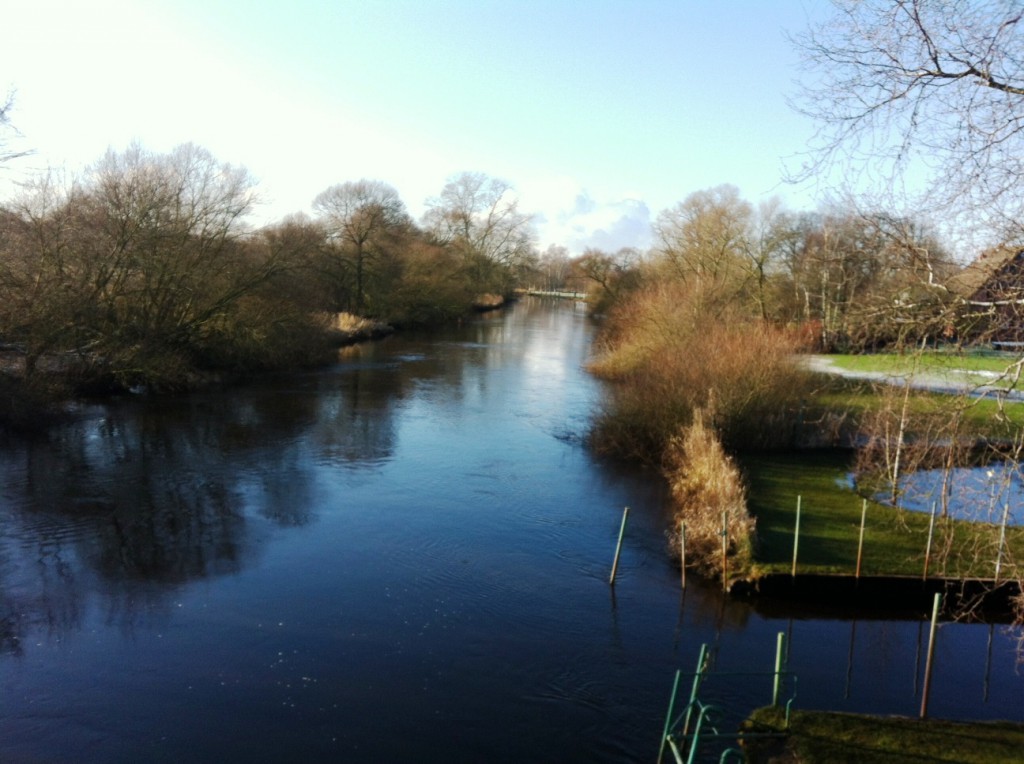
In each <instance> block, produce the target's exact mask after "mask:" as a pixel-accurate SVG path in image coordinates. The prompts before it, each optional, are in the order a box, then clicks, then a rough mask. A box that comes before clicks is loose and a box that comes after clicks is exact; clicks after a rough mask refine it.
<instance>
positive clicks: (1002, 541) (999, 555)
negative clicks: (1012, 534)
mask: <svg viewBox="0 0 1024 764" xmlns="http://www.w3.org/2000/svg"><path fill="white" fill-rule="evenodd" d="M1009 518H1010V502H1009V501H1007V502H1006V504H1004V505H1003V522H1002V524H1001V525H1000V526H999V549H997V550H996V577H995V582H996V583H997V584H998V583H999V569H1000V568H1001V567H1002V565H1003V546H1005V545H1006V521H1007V520H1008V519H1009Z"/></svg>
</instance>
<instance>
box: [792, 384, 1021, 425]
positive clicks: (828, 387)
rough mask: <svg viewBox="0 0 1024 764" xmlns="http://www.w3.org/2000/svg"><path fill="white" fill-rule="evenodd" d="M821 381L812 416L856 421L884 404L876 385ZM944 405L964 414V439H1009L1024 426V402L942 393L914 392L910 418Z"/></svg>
mask: <svg viewBox="0 0 1024 764" xmlns="http://www.w3.org/2000/svg"><path fill="white" fill-rule="evenodd" d="M819 379H820V385H819V386H818V388H817V390H816V392H815V393H814V395H813V396H812V397H811V398H810V399H809V401H808V404H809V407H810V409H811V411H810V413H809V414H808V416H809V417H813V416H814V415H815V414H820V413H821V412H825V411H828V412H833V413H840V414H846V415H847V416H848V417H849V418H850V419H851V420H852V421H853V422H856V421H859V420H860V419H861V418H862V417H863V416H864V415H865V414H866V413H868V412H869V411H873V410H875V409H878V408H879V407H880V406H881V405H882V396H881V393H880V390H881V387H880V385H879V384H877V383H873V382H869V381H865V380H855V379H843V378H841V377H829V376H826V375H819ZM942 406H948V407H949V410H950V411H953V410H955V409H960V410H961V411H962V412H963V421H964V433H963V435H964V437H975V438H988V439H993V440H1000V439H1008V438H1012V437H1013V436H1014V434H1015V431H1016V430H1017V429H1019V428H1020V427H1022V426H1024V402H1007V403H1005V404H1003V405H1000V404H999V403H998V402H997V401H995V400H993V399H991V398H970V399H968V398H964V397H958V396H950V395H943V394H941V393H929V392H924V391H912V392H911V396H910V414H911V416H913V414H914V413H925V412H929V411H935V410H936V409H938V408H940V407H942Z"/></svg>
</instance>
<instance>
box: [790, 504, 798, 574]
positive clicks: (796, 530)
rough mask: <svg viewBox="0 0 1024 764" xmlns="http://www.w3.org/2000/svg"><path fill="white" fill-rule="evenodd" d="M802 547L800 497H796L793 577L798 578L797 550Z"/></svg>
mask: <svg viewBox="0 0 1024 764" xmlns="http://www.w3.org/2000/svg"><path fill="white" fill-rule="evenodd" d="M799 547H800V497H799V496H797V497H796V527H795V528H794V529H793V573H792V576H793V578H796V552H797V549H798V548H799Z"/></svg>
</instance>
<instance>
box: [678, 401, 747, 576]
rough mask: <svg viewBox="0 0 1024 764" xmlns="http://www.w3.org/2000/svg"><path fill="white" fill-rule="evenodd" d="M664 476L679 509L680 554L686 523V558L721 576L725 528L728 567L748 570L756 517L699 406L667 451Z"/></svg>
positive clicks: (732, 463)
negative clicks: (690, 421) (724, 530)
mask: <svg viewBox="0 0 1024 764" xmlns="http://www.w3.org/2000/svg"><path fill="white" fill-rule="evenodd" d="M664 473H665V477H666V479H667V480H668V484H669V488H670V490H671V492H672V503H673V506H674V510H675V523H674V526H673V527H674V529H675V530H674V531H673V533H672V534H671V537H670V538H671V545H672V549H673V551H674V553H676V554H678V553H679V532H680V526H681V525H683V524H685V526H686V562H687V566H688V567H689V566H692V567H694V568H696V569H697V570H699V571H700V572H701V573H703V574H706V575H712V574H713V575H718V576H721V575H722V572H723V571H722V563H723V560H722V528H723V525H724V526H725V528H726V530H727V539H728V545H727V554H728V558H729V561H728V570H729V573H730V574H733V573H738V572H740V571H742V570H745V569H746V568H747V567H748V566H749V564H750V559H751V547H752V537H753V533H754V519H753V518H752V517H751V516H750V515H749V514H748V512H747V502H746V495H745V492H744V489H743V481H742V478H741V477H740V471H739V469H738V468H737V467H736V464H735V463H734V462H733V460H732V459H731V458H730V457H729V456H727V455H726V453H725V451H724V449H723V448H722V444H721V442H720V441H719V439H718V437H717V435H716V434H715V432H714V430H713V428H711V427H710V426H709V425H708V424H707V423H706V422H705V419H704V413H703V411H701V410H697V411H696V412H695V413H694V416H693V423H692V424H690V425H689V426H687V427H682V428H680V430H679V432H678V433H677V434H676V435H674V436H672V437H671V438H670V439H669V442H668V446H667V448H666V450H665V467H664Z"/></svg>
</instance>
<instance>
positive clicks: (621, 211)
mask: <svg viewBox="0 0 1024 764" xmlns="http://www.w3.org/2000/svg"><path fill="white" fill-rule="evenodd" d="M519 190H520V193H521V199H522V205H523V209H524V210H527V211H529V210H543V213H540V214H538V215H537V218H536V222H537V229H538V234H539V241H538V244H539V247H540V249H542V250H543V249H544V248H546V247H547V246H548V245H549V244H559V245H562V246H565V247H566V248H567V249H568V250H569V252H570V254H573V255H578V254H581V253H582V252H583V250H585V249H586V248H587V247H596V248H598V249H602V250H605V251H608V252H615V251H616V250H619V249H621V248H622V247H636V248H637V249H641V250H643V249H646V248H647V247H649V246H650V242H651V211H650V209H649V208H648V206H647V204H646V203H645V202H644V201H642V200H640V199H638V198H636V197H635V196H634V195H631V194H625V193H620V194H616V193H615V192H613V191H608V190H602V191H601V192H591V191H590V190H588V189H586V188H584V187H583V186H581V185H580V184H579V183H577V182H576V181H574V180H573V179H572V178H568V177H555V178H547V179H542V180H535V181H531V182H527V183H523V184H521V185H520V186H519Z"/></svg>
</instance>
